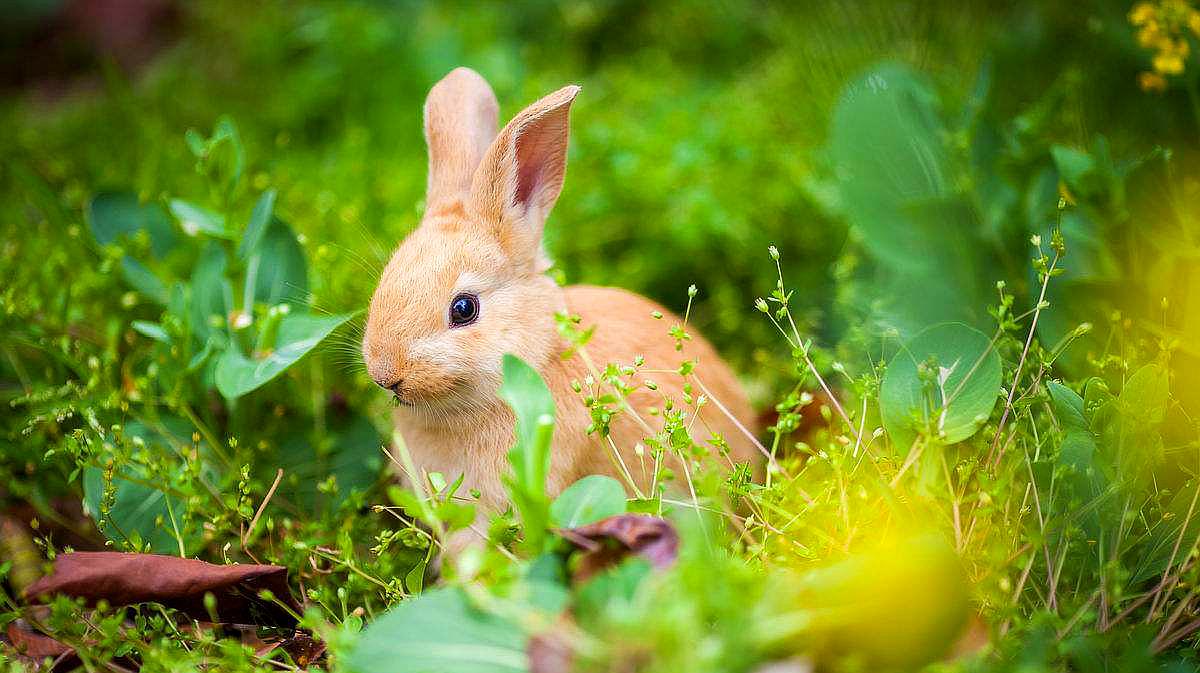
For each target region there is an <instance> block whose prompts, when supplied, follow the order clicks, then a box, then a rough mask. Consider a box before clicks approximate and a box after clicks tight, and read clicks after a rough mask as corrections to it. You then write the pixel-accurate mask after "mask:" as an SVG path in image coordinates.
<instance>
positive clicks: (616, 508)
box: [550, 474, 625, 528]
mask: <svg viewBox="0 0 1200 673" xmlns="http://www.w3.org/2000/svg"><path fill="white" fill-rule="evenodd" d="M624 513H625V488H624V487H623V486H621V482H619V481H617V480H616V479H613V478H612V477H606V476H604V475H600V474H593V475H589V476H586V477H584V478H582V479H580V480H579V481H576V482H575V483H574V484H571V485H570V486H568V487H567V488H566V490H564V491H563V492H562V493H561V494H560V495H559V496H558V498H556V499H555V500H554V502H553V503H552V504H551V505H550V523H551V524H553V525H554V526H557V527H558V528H577V527H579V526H583V525H586V524H589V523H592V522H594V521H599V520H601V519H606V518H608V517H610V516H616V515H618V514H624Z"/></svg>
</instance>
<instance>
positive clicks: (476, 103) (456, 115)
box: [425, 68, 499, 213]
mask: <svg viewBox="0 0 1200 673" xmlns="http://www.w3.org/2000/svg"><path fill="white" fill-rule="evenodd" d="M498 112H499V106H498V105H497V104H496V94H494V93H492V87H490V86H488V83H487V81H486V80H484V79H483V77H480V76H479V73H477V72H475V71H474V70H471V69H470V68H455V69H454V70H452V71H450V74H448V75H446V76H445V77H443V78H442V80H441V81H440V82H438V83H437V84H435V85H433V89H431V90H430V91H429V96H427V97H426V98H425V143H426V144H427V145H428V146H429V185H428V187H427V188H426V193H425V211H426V212H428V213H436V212H437V211H438V210H439V209H445V208H447V207H451V206H453V205H454V204H457V203H461V201H462V200H463V199H464V198H466V196H467V193H468V191H469V190H470V188H471V176H473V175H474V174H475V168H476V167H477V166H479V162H480V161H482V160H483V155H484V153H485V152H487V149H488V146H489V145H491V143H492V140H493V139H494V138H495V137H496V116H497V113H498Z"/></svg>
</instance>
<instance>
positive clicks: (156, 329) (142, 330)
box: [130, 320, 171, 345]
mask: <svg viewBox="0 0 1200 673" xmlns="http://www.w3.org/2000/svg"><path fill="white" fill-rule="evenodd" d="M130 326H131V327H133V329H134V331H136V332H137V333H138V334H141V335H143V336H148V337H150V338H151V339H154V340H155V341H161V342H162V343H165V344H167V345H170V344H171V335H169V334H167V331H166V330H165V329H163V327H162V325H160V324H158V323H156V322H150V321H148V320H134V321H133V322H132V323H130Z"/></svg>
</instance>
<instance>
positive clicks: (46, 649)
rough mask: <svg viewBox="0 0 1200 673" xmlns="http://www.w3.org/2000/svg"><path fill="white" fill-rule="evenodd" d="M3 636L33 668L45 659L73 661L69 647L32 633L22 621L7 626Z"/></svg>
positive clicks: (73, 651)
mask: <svg viewBox="0 0 1200 673" xmlns="http://www.w3.org/2000/svg"><path fill="white" fill-rule="evenodd" d="M5 636H7V638H8V642H9V644H11V645H12V648H13V650H15V651H16V653H17V654H18V655H19V656H21V657H24V658H25V659H27V660H28V662H29V663H33V664H35V667H36V665H37V664H41V662H42V661H44V660H45V659H47V658H49V659H58V658H59V657H62V658H63V659H64V660H66V659H68V658H70V659H74V654H75V650H74V649H73V648H72V647H71V646H70V645H67V644H65V643H61V642H59V641H57V640H55V639H54V638H51V637H50V636H44V635H42V634H40V633H38V632H37V631H34V630H33V629H32V628H31V627H30V626H29V624H28V623H26V622H25V620H24V619H18V620H16V621H15V622H13V623H11V624H9V625H8V629H7V630H6V631H5Z"/></svg>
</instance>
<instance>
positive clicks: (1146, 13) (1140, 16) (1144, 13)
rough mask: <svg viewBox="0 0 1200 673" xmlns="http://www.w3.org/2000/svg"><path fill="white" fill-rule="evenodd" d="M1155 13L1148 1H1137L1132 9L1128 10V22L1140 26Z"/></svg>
mask: <svg viewBox="0 0 1200 673" xmlns="http://www.w3.org/2000/svg"><path fill="white" fill-rule="evenodd" d="M1156 13H1157V12H1156V11H1155V9H1154V5H1152V4H1150V3H1148V2H1139V3H1138V4H1136V5H1134V6H1133V9H1131V10H1129V23H1132V24H1133V25H1135V26H1140V25H1142V24H1143V23H1146V22H1147V21H1149V20H1150V19H1153V18H1154V16H1155V14H1156Z"/></svg>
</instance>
